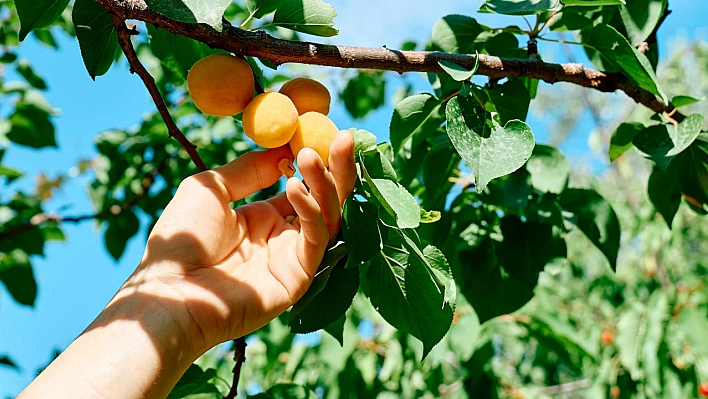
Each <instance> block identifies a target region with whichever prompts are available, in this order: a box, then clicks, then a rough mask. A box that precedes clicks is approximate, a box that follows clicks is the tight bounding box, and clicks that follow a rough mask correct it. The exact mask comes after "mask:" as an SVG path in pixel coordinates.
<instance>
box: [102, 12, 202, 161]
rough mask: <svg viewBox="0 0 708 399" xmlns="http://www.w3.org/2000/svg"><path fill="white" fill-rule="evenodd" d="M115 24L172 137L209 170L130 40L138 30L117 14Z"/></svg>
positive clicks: (131, 61) (121, 45) (132, 63)
mask: <svg viewBox="0 0 708 399" xmlns="http://www.w3.org/2000/svg"><path fill="white" fill-rule="evenodd" d="M113 25H115V28H116V32H117V33H118V43H119V44H120V47H121V48H122V49H123V53H124V54H125V58H127V59H128V63H129V64H130V72H131V73H137V74H138V76H140V79H142V80H143V83H144V84H145V87H147V89H148V92H150V96H151V97H152V99H153V101H154V102H155V105H156V106H157V110H158V111H159V112H160V116H162V119H163V120H164V121H165V125H167V131H168V132H169V134H170V137H173V138H175V139H176V140H177V141H178V142H179V144H180V145H181V146H182V147H183V148H184V149H185V150H186V151H187V154H189V157H190V158H192V161H194V164H195V165H196V166H197V169H199V171H200V172H203V171H205V170H208V169H209V168H208V167H207V166H206V164H205V163H204V161H202V158H201V157H200V156H199V153H198V152H197V146H195V145H194V144H192V143H191V142H190V141H189V140H188V139H187V137H185V136H184V134H183V133H182V131H181V130H180V129H179V127H177V124H176V123H175V121H174V120H173V119H172V116H171V115H170V111H169V110H168V109H167V105H166V104H165V100H164V99H163V98H162V95H161V94H160V90H159V89H158V88H157V85H156V84H155V79H154V78H153V77H152V75H150V72H148V70H147V69H145V67H144V66H143V64H142V63H141V62H140V60H139V59H138V55H137V54H136V53H135V48H134V47H133V43H132V42H131V41H130V37H131V36H132V35H134V34H137V31H136V30H134V28H133V29H129V28H128V27H127V26H126V25H125V20H124V19H121V18H120V17H117V16H116V15H115V14H114V15H113Z"/></svg>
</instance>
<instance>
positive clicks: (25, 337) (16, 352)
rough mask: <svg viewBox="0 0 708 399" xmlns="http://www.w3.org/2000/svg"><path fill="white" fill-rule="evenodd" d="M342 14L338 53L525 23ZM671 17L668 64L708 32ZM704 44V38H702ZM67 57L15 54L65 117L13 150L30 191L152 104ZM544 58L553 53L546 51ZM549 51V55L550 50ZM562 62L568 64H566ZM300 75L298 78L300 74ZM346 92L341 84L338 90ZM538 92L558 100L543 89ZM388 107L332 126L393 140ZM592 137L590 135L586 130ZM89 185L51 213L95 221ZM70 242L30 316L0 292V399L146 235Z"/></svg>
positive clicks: (114, 279)
mask: <svg viewBox="0 0 708 399" xmlns="http://www.w3.org/2000/svg"><path fill="white" fill-rule="evenodd" d="M330 2H331V3H332V4H333V5H334V7H335V9H336V10H337V11H338V17H337V19H336V26H337V27H338V28H339V29H340V31H341V33H340V36H338V37H336V38H333V39H331V40H330V42H332V43H338V44H347V45H357V46H374V47H378V46H382V45H387V46H388V47H392V48H395V47H397V46H398V44H400V43H402V42H403V41H405V40H409V39H413V40H417V41H419V42H423V41H425V40H426V39H427V38H428V37H429V35H430V31H431V29H432V26H433V24H434V23H435V21H436V20H437V19H438V18H440V17H442V16H444V15H447V14H451V13H459V14H466V15H471V16H475V17H476V18H478V19H479V20H480V21H481V22H483V23H485V24H488V25H494V26H504V25H507V24H518V25H522V24H523V21H522V20H520V19H519V18H512V17H503V16H495V15H489V14H484V15H480V14H476V13H475V11H476V9H477V7H478V6H479V3H480V0H474V1H464V2H462V1H454V0H438V1H436V2H431V1H429V0H378V1H375V2H366V5H365V6H362V2H361V1H358V0H332V1H330ZM671 4H672V9H673V10H674V13H673V14H672V15H671V17H670V18H669V19H668V20H667V22H666V24H665V25H664V26H663V27H662V28H661V30H660V43H661V45H662V48H661V50H662V51H661V52H662V55H666V53H667V49H668V45H669V43H670V38H671V37H674V36H675V35H677V34H680V35H683V36H685V37H689V38H693V37H696V35H700V32H701V28H702V29H703V35H705V34H706V31H705V27H706V24H705V22H704V18H705V15H708V4H706V1H705V0H672V2H671ZM704 37H705V36H704ZM59 43H60V45H61V50H60V51H58V52H55V51H53V50H51V49H48V48H47V47H45V46H43V45H41V44H38V43H37V42H36V41H34V40H32V39H28V41H27V42H26V43H24V44H23V45H22V46H21V47H20V50H19V53H20V55H21V56H22V57H24V58H28V59H29V60H31V62H32V65H33V66H34V68H35V70H36V71H37V72H38V73H39V74H41V75H42V76H43V77H44V78H45V80H46V81H47V82H48V84H49V86H50V89H49V91H48V92H47V93H46V96H47V98H48V100H49V101H50V102H51V104H52V105H54V106H55V107H57V108H59V109H60V110H61V114H60V115H59V116H58V117H56V118H55V122H56V127H57V139H58V144H59V148H58V149H56V150H54V149H48V150H42V151H33V150H28V149H22V148H19V147H17V146H13V147H12V148H11V149H10V151H8V153H7V154H6V157H5V159H4V160H3V161H4V163H6V164H8V165H10V166H13V167H16V168H19V169H22V170H24V171H27V173H28V175H29V176H30V178H29V179H27V178H26V179H25V180H27V182H26V185H27V186H31V184H32V183H33V178H32V176H35V175H36V174H38V173H41V172H43V173H47V174H48V175H50V176H53V175H55V174H57V173H66V172H67V171H68V170H69V169H70V168H71V167H72V166H73V165H75V164H76V163H77V162H78V161H79V160H81V159H87V158H91V157H92V156H94V155H95V150H94V147H93V137H94V136H95V134H96V133H98V132H101V131H104V130H107V129H111V128H116V127H130V126H132V125H135V124H137V123H138V122H139V121H140V120H141V118H142V116H143V115H144V114H145V113H146V112H150V111H152V110H153V104H152V102H151V100H150V98H149V97H148V95H147V92H146V90H145V88H144V86H143V85H142V83H141V81H140V79H139V78H138V77H137V76H133V75H130V74H129V73H128V69H127V66H126V64H125V62H123V63H121V64H119V65H118V66H116V67H113V68H112V69H111V70H110V71H109V73H108V74H107V75H105V76H102V77H99V78H98V79H97V80H96V81H95V82H94V81H92V80H91V79H90V78H89V76H88V74H87V73H86V71H85V70H84V68H83V65H82V62H81V57H80V54H79V49H78V45H77V43H76V42H75V41H72V40H69V39H68V38H65V37H62V38H61V39H60V41H59ZM540 49H541V52H542V54H545V53H544V49H550V46H548V44H546V43H541V47H540ZM549 51H550V50H549ZM558 61H563V58H562V57H559V58H558ZM298 71H300V69H298ZM321 71H322V69H321V68H317V67H311V68H309V69H307V72H308V73H314V74H317V75H319V74H320V73H321ZM389 77H390V79H389V80H388V81H389V86H388V93H387V96H389V97H390V95H391V94H393V89H395V87H396V86H397V85H400V79H397V78H396V77H395V76H394V75H391V76H389ZM412 79H413V80H414V81H415V87H416V89H419V90H428V88H427V87H426V85H425V84H424V82H423V80H422V79H420V78H415V77H414V78H412ZM340 84H341V83H340ZM541 90H552V88H551V86H548V85H544V84H542V85H541ZM391 113H392V106H391V105H388V106H386V107H384V108H382V109H380V110H378V111H376V112H374V113H372V114H371V115H370V116H369V117H368V118H367V119H366V120H364V121H358V122H355V121H352V120H351V119H350V118H349V117H348V116H347V115H346V113H345V112H344V110H343V108H342V105H341V104H338V103H337V104H334V107H333V111H332V114H331V116H332V118H333V120H334V121H335V122H336V123H337V125H338V126H339V127H340V128H348V127H351V126H356V127H359V128H364V129H368V130H370V131H372V132H374V133H376V134H377V135H378V136H379V138H380V139H382V140H385V139H386V138H387V131H388V123H389V120H390V117H391ZM529 124H530V125H531V127H532V128H534V132H535V134H536V136H537V140H538V141H539V142H543V141H544V137H547V135H546V134H545V132H543V129H542V127H543V123H542V121H537V120H533V119H531V120H530V121H529ZM589 129H590V127H588V130H589ZM586 145H587V137H585V136H579V137H578V138H576V139H574V140H572V142H571V143H570V144H569V145H568V146H567V147H566V148H564V151H566V154H569V153H571V154H574V153H580V152H583V151H585V148H586ZM89 180H90V178H89V177H79V178H76V179H73V180H71V181H70V182H69V183H68V184H67V185H65V186H64V188H63V189H62V190H61V191H60V192H58V193H57V195H56V196H55V198H54V199H52V201H51V203H50V204H49V206H48V208H50V209H51V208H53V207H54V208H57V207H59V206H62V205H65V204H72V207H71V208H70V209H69V210H67V211H66V213H71V214H83V213H86V212H90V211H91V205H90V203H89V201H88V197H87V194H86V189H85V187H86V183H87V182H88V181H89ZM64 229H65V232H66V235H67V237H68V241H67V242H66V243H51V244H49V245H47V247H46V258H34V259H33V264H34V271H35V275H36V278H37V281H38V285H39V294H38V297H37V301H36V305H35V307H34V309H31V308H27V307H22V306H19V305H17V304H15V303H14V302H13V301H12V300H11V299H10V298H9V297H8V295H7V294H6V292H5V291H4V290H3V288H0V326H2V328H0V354H8V355H10V356H11V357H12V358H13V359H14V360H15V361H16V362H17V363H18V364H19V366H20V367H21V371H20V372H19V373H17V372H15V371H12V370H8V369H6V368H2V367H0V398H2V397H12V396H15V395H16V394H17V393H19V391H20V390H21V389H22V388H23V387H24V386H26V385H27V384H28V383H29V382H30V381H31V380H32V378H33V376H34V373H35V371H36V370H37V369H38V368H40V367H42V366H44V365H45V364H46V363H47V362H48V360H49V358H50V356H51V353H52V352H53V350H54V349H55V348H57V349H63V348H65V347H66V346H67V345H68V344H69V343H70V342H71V341H72V340H73V339H74V338H75V337H76V336H77V335H78V334H79V333H80V332H81V331H82V330H83V329H84V328H85V327H86V326H87V325H88V324H89V323H90V322H91V321H92V320H93V318H94V317H95V316H96V315H97V314H98V312H100V310H101V309H102V307H103V306H104V305H105V304H106V303H107V302H108V300H109V299H110V298H111V296H112V295H113V294H114V293H115V291H116V290H117V289H118V288H119V287H120V285H121V284H122V282H123V281H124V280H125V279H126V278H127V276H128V275H129V274H130V273H131V272H132V270H133V269H134V267H135V266H136V265H137V263H138V261H139V259H140V257H141V255H142V251H143V249H144V241H145V235H144V232H143V233H141V234H140V235H139V236H138V237H137V238H135V239H133V240H131V241H130V243H129V245H128V248H127V251H126V253H125V255H124V256H123V258H122V259H121V261H120V262H119V263H115V262H114V261H113V260H112V259H111V258H110V257H109V255H108V254H107V253H106V251H105V249H104V247H103V238H102V235H101V234H99V232H98V231H97V230H96V227H95V225H94V224H93V223H91V222H88V223H84V224H81V225H77V226H74V225H66V226H64Z"/></svg>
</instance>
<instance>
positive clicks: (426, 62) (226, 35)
mask: <svg viewBox="0 0 708 399" xmlns="http://www.w3.org/2000/svg"><path fill="white" fill-rule="evenodd" d="M97 1H98V2H99V3H101V4H102V5H103V6H104V7H105V8H106V10H108V12H109V13H111V14H112V15H113V16H114V18H117V19H122V20H126V19H135V20H140V21H144V22H147V23H150V24H152V25H154V26H155V27H157V28H161V29H165V30H167V31H169V32H171V33H173V34H179V35H183V36H186V37H190V38H192V39H195V40H198V41H200V42H202V43H205V44H207V45H209V46H211V47H214V48H220V49H223V50H226V51H230V52H233V53H234V54H238V55H242V56H246V55H248V56H253V57H258V58H261V59H264V60H268V61H271V62H273V63H274V64H276V65H280V64H284V63H299V64H312V65H322V66H332V67H340V68H359V69H380V70H389V71H396V72H400V73H403V72H409V71H419V72H442V68H441V67H440V65H439V64H438V61H442V60H446V61H451V62H454V63H456V64H459V65H461V66H463V67H466V68H468V69H472V67H473V66H474V64H475V56H474V55H463V54H449V53H443V52H428V51H399V50H392V49H388V48H384V47H381V48H365V47H351V46H339V45H329V44H319V43H310V42H299V41H290V40H282V39H277V38H275V37H272V36H270V35H268V34H267V33H265V32H263V31H256V32H249V31H246V30H243V29H239V28H236V27H233V26H230V25H226V24H225V26H224V28H223V30H222V31H221V32H219V31H216V30H215V29H213V28H211V27H210V26H208V25H204V24H191V23H185V22H179V21H174V20H171V19H169V18H167V17H165V16H163V15H161V14H158V13H156V12H154V11H151V10H150V9H149V8H148V7H147V5H146V4H145V2H144V0H97ZM119 37H120V35H119ZM479 57H480V66H479V70H478V71H477V74H478V75H486V76H489V77H491V78H505V77H528V78H534V79H539V80H543V81H544V82H547V83H556V82H568V83H573V84H577V85H580V86H583V87H587V88H591V89H595V90H599V91H602V92H614V91H617V90H621V91H623V92H625V93H626V94H627V95H628V96H629V97H631V98H632V99H633V100H634V101H636V102H637V103H640V104H643V105H645V106H646V107H647V108H649V109H651V110H653V111H654V112H658V113H670V112H672V111H673V110H674V107H673V106H671V105H670V104H666V103H664V102H663V101H662V100H661V99H660V98H658V97H657V96H655V95H654V94H652V93H650V92H648V91H646V90H644V89H642V88H640V87H639V86H637V85H636V84H634V83H632V82H630V81H629V80H628V79H627V78H626V77H625V76H624V75H622V74H618V73H605V72H600V71H597V70H594V69H588V68H584V67H583V66H582V65H581V64H572V63H571V64H562V65H561V64H550V63H546V62H543V61H542V60H539V59H535V58H529V59H511V58H500V57H493V56H489V55H480V56H479ZM674 119H676V120H677V121H679V122H680V121H681V120H682V119H683V115H680V114H676V117H675V118H674Z"/></svg>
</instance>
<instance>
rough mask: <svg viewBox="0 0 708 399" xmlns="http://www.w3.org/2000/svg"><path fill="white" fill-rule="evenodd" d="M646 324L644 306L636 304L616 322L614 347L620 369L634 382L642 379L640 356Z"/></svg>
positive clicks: (645, 309)
mask: <svg viewBox="0 0 708 399" xmlns="http://www.w3.org/2000/svg"><path fill="white" fill-rule="evenodd" d="M646 322H647V308H646V305H643V304H641V303H637V302H635V303H633V304H632V306H631V307H630V308H629V309H627V310H626V311H625V312H623V313H622V314H621V315H620V318H619V320H618V321H617V336H616V337H615V346H616V347H617V352H618V353H619V358H620V360H621V361H622V367H624V368H625V369H627V370H628V371H629V372H630V374H631V375H632V379H634V380H635V381H639V380H640V379H641V378H642V369H641V367H640V356H641V349H642V346H643V344H644V342H643V340H644V335H645V334H646V328H647V327H646Z"/></svg>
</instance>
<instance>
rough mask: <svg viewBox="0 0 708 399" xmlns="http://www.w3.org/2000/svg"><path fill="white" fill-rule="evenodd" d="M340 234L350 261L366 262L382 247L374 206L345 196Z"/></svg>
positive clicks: (351, 196)
mask: <svg viewBox="0 0 708 399" xmlns="http://www.w3.org/2000/svg"><path fill="white" fill-rule="evenodd" d="M342 234H343V235H344V242H346V247H347V253H348V254H349V257H350V258H351V261H352V262H357V263H359V262H366V261H367V260H369V259H371V258H373V257H374V255H376V254H377V253H378V252H379V251H380V250H381V247H382V240H381V232H380V231H379V217H378V215H377V211H376V206H374V205H373V204H370V203H368V202H359V201H357V200H356V199H354V196H353V195H350V196H349V197H347V200H346V201H345V202H344V210H343V212H342Z"/></svg>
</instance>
